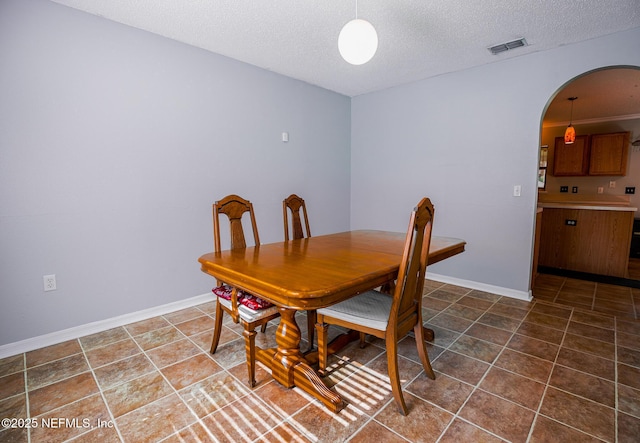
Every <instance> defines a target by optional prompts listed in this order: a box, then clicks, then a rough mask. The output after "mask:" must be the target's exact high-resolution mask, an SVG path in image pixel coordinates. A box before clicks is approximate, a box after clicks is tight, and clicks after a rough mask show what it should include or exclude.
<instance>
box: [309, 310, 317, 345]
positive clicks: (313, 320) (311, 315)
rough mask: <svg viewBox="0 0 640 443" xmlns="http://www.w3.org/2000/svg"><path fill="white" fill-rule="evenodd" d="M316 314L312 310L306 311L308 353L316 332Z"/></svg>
mask: <svg viewBox="0 0 640 443" xmlns="http://www.w3.org/2000/svg"><path fill="white" fill-rule="evenodd" d="M317 317H318V315H317V313H316V311H315V309H314V310H311V311H307V339H308V340H309V349H308V350H309V351H310V350H312V349H313V340H314V337H315V332H316V320H317Z"/></svg>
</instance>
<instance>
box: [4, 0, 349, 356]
mask: <svg viewBox="0 0 640 443" xmlns="http://www.w3.org/2000/svg"><path fill="white" fill-rule="evenodd" d="M0 60H1V61H0V282H2V284H1V286H0V300H1V307H0V345H1V344H6V343H12V342H16V341H19V340H23V339H26V338H31V337H35V336H39V335H42V334H46V333H50V332H54V331H59V330H62V329H65V328H69V327H73V326H78V325H83V324H87V323H89V322H93V321H98V320H102V319H107V318H111V317H114V316H118V315H122V314H125V313H130V312H135V311H138V310H142V309H146V308H149V307H153V306H159V305H163V304H166V303H170V302H173V301H177V300H181V299H185V298H189V297H193V296H197V295H200V294H204V293H206V292H208V291H210V289H211V287H212V284H213V279H212V278H211V277H208V276H206V275H205V274H203V273H202V272H201V271H200V268H199V263H198V262H197V259H198V257H199V256H200V255H201V254H203V253H205V252H208V251H210V250H212V249H213V240H212V226H211V204H212V203H213V201H214V200H216V199H218V198H221V197H223V196H225V195H226V194H229V193H237V194H240V195H241V196H243V197H245V198H248V199H250V200H251V201H252V202H253V203H254V206H255V211H256V217H257V221H258V225H259V229H260V236H261V240H262V242H263V243H267V242H273V241H278V240H281V239H282V238H283V231H282V200H283V199H284V197H286V196H287V195H289V194H290V193H293V192H295V193H298V194H299V195H301V196H303V197H304V198H305V199H306V201H307V205H308V206H309V216H310V219H311V227H312V231H313V233H314V234H322V233H328V232H339V231H344V230H348V229H349V223H350V220H349V217H350V215H349V208H350V206H349V205H350V203H349V198H350V196H349V186H350V184H349V183H350V182H349V176H350V153H349V145H350V136H351V134H350V99H349V98H348V97H345V96H342V95H338V94H334V93H331V92H329V91H326V90H324V89H321V88H317V87H313V86H310V85H308V84H305V83H302V82H298V81H294V80H291V79H288V78H286V77H283V76H279V75H275V74H273V73H270V72H267V71H264V70H260V69H257V68H255V67H252V66H249V65H246V64H242V63H238V62H235V61H233V60H230V59H228V58H225V57H222V56H217V55H214V54H211V53H208V52H206V51H202V50H198V49H195V48H193V47H190V46H187V45H183V44H180V43H177V42H174V41H171V40H168V39H164V38H161V37H158V36H155V35H153V34H150V33H146V32H143V31H139V30H136V29H133V28H129V27H126V26H122V25H119V24H116V23H113V22H110V21H107V20H103V19H101V18H98V17H94V16H91V15H88V14H84V13H82V12H79V11H75V10H73V9H69V8H66V7H64V6H60V5H58V4H55V3H53V2H49V1H41V0H0ZM283 131H288V132H289V134H290V141H289V142H288V143H283V142H282V141H281V133H282V132H283ZM325 208H331V209H330V210H325ZM225 240H226V238H225ZM45 274H56V276H57V284H58V290H57V291H55V292H43V283H42V276H43V275H45Z"/></svg>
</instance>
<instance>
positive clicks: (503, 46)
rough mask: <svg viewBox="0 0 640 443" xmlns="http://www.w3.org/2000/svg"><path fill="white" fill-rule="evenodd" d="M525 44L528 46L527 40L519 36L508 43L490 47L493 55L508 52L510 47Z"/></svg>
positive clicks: (514, 47) (519, 46)
mask: <svg viewBox="0 0 640 443" xmlns="http://www.w3.org/2000/svg"><path fill="white" fill-rule="evenodd" d="M523 46H527V41H526V40H525V39H524V38H519V39H518V40H513V41H510V42H507V43H501V44H499V45H495V46H492V47H490V48H488V49H489V51H491V53H492V54H493V55H496V54H500V53H502V52H506V51H508V50H510V49H516V48H521V47H523Z"/></svg>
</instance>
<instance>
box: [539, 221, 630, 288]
mask: <svg viewBox="0 0 640 443" xmlns="http://www.w3.org/2000/svg"><path fill="white" fill-rule="evenodd" d="M633 216H634V212H633V211H607V210H592V209H569V208H561V209H559V208H545V209H544V216H543V217H542V228H541V233H540V256H539V265H540V266H548V267H552V268H558V269H567V270H572V271H580V272H588V273H591V274H600V275H609V276H614V277H626V276H627V272H628V266H629V248H630V245H631V234H632V228H633Z"/></svg>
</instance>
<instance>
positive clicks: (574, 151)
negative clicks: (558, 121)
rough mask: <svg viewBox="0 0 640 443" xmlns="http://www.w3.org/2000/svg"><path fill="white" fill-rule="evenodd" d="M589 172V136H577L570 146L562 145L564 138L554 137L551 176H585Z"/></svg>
mask: <svg viewBox="0 0 640 443" xmlns="http://www.w3.org/2000/svg"><path fill="white" fill-rule="evenodd" d="M588 171H589V136H588V135H578V136H577V137H576V141H575V142H573V143H572V144H570V145H565V144H564V137H556V143H555V149H554V152H553V175H555V176H557V177H561V176H570V175H587V172H588Z"/></svg>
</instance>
